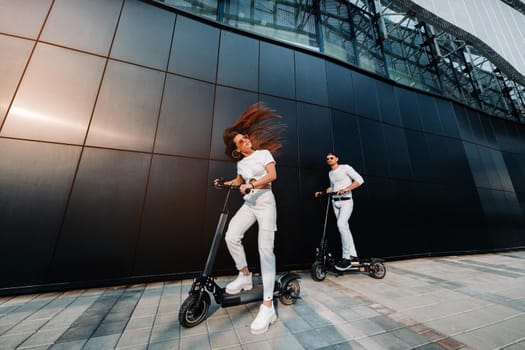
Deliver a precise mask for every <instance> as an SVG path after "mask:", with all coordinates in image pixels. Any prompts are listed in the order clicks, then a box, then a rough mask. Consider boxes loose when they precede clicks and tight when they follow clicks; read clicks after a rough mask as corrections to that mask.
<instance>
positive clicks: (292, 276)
mask: <svg viewBox="0 0 525 350" xmlns="http://www.w3.org/2000/svg"><path fill="white" fill-rule="evenodd" d="M298 279H301V276H300V275H299V274H298V273H295V272H287V273H285V274H284V275H281V276H279V278H278V279H277V284H278V285H279V289H281V288H282V287H283V286H286V285H287V284H288V283H289V282H290V281H293V280H298Z"/></svg>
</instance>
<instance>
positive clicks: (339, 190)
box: [315, 152, 365, 271]
mask: <svg viewBox="0 0 525 350" xmlns="http://www.w3.org/2000/svg"><path fill="white" fill-rule="evenodd" d="M326 163H327V164H328V166H329V167H330V172H329V173H328V177H329V179H330V187H328V188H327V189H326V191H325V192H326V193H334V194H333V195H332V207H333V208H334V214H335V217H336V218H337V228H338V229H339V233H340V234H341V246H342V249H343V253H342V258H341V260H340V261H339V262H338V263H337V264H336V265H335V268H336V269H337V270H339V271H345V270H348V269H350V268H351V267H352V263H353V262H357V261H358V260H359V259H358V258H357V251H356V249H355V244H354V239H353V237H352V232H351V231H350V226H349V224H348V220H350V216H351V215H352V211H353V209H354V201H353V200H352V190H353V189H355V188H357V187H359V186H361V185H362V184H363V183H364V182H365V181H364V180H363V177H362V176H361V175H359V173H358V172H357V171H355V170H354V168H352V167H351V166H350V165H348V164H339V157H338V156H337V155H336V154H335V153H332V152H329V153H328V154H327V155H326ZM320 194H322V192H316V193H315V196H316V197H317V196H319V195H320Z"/></svg>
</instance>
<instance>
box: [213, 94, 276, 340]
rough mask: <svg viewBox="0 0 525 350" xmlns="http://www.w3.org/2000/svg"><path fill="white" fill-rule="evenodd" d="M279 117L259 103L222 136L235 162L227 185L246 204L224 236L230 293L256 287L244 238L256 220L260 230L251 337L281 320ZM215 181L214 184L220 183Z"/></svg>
mask: <svg viewBox="0 0 525 350" xmlns="http://www.w3.org/2000/svg"><path fill="white" fill-rule="evenodd" d="M278 117H279V116H278V115H276V114H274V111H273V110H271V109H268V108H267V107H265V106H264V105H262V104H260V103H256V104H254V105H252V106H250V107H249V108H248V109H247V110H246V112H244V113H243V114H242V115H241V116H240V117H239V119H238V120H237V121H236V122H235V123H234V124H233V125H232V126H231V127H230V128H227V129H226V130H224V133H223V140H224V144H225V146H226V150H225V152H226V155H228V156H229V157H230V158H232V159H233V160H237V176H236V177H235V178H234V179H233V180H230V181H226V182H224V184H225V185H237V186H240V187H239V191H240V192H241V193H242V194H243V195H244V200H245V201H244V204H243V205H242V206H241V208H240V209H239V210H238V211H237V213H236V214H235V215H234V216H233V217H232V219H231V221H230V223H229V225H228V230H227V231H226V235H225V241H226V245H227V247H228V251H229V252H230V254H231V256H232V258H233V260H234V261H235V266H236V268H237V269H238V270H239V275H238V276H237V278H236V279H235V280H233V281H231V282H230V283H228V285H227V286H226V292H227V293H228V294H237V293H240V292H241V291H242V290H250V289H252V273H251V272H250V270H249V269H248V264H247V260H246V253H245V251H244V247H243V245H242V239H243V237H244V234H245V233H246V231H247V230H248V229H249V228H250V227H251V226H252V225H253V224H254V223H255V222H257V223H258V226H259V236H258V247H259V258H260V264H261V275H262V282H263V289H264V295H263V302H262V304H261V306H260V307H259V313H258V314H257V317H256V318H255V320H254V321H253V322H252V324H251V326H250V331H251V333H252V334H264V333H265V332H266V331H267V330H268V327H269V326H270V325H271V324H272V323H273V322H275V321H276V320H277V315H276V313H275V310H274V307H273V291H274V284H275V255H274V253H273V245H274V237H275V231H276V230H277V226H276V221H277V210H276V205H275V198H274V196H273V193H272V189H271V188H272V187H271V185H272V182H273V181H275V180H276V179H277V171H276V169H275V160H274V158H273V156H272V152H275V151H276V150H277V149H279V148H280V147H281V143H280V137H281V132H282V128H283V126H282V124H277V123H272V122H271V121H272V119H274V118H278ZM217 181H218V180H215V183H216V184H218V182H217ZM248 190H249V191H248Z"/></svg>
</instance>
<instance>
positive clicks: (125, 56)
mask: <svg viewBox="0 0 525 350" xmlns="http://www.w3.org/2000/svg"><path fill="white" fill-rule="evenodd" d="M6 6H7V7H6V8H5V9H4V10H6V11H11V12H12V15H13V16H19V17H20V18H26V19H27V20H26V23H23V26H18V25H17V24H16V23H12V24H5V23H4V24H2V23H0V57H4V56H5V55H4V56H2V55H3V53H4V52H9V53H10V55H9V56H8V58H7V59H5V60H0V65H1V66H0V69H1V71H3V72H9V74H8V76H7V77H6V78H5V79H4V81H3V85H4V86H5V87H3V88H2V89H0V113H1V115H0V121H1V124H0V273H1V275H2V279H1V280H0V293H1V294H9V293H18V292H24V291H28V290H35V289H36V290H39V289H42V290H43V289H52V288H55V289H56V288H59V289H61V288H72V287H78V286H91V285H97V284H109V283H122V282H136V281H150V280H162V279H168V278H182V277H188V276H192V275H193V274H195V273H196V272H197V271H199V270H200V269H201V268H202V267H203V264H204V262H205V259H206V253H207V251H208V248H209V245H210V244H211V238H212V235H213V232H214V230H215V225H216V223H217V220H218V216H219V210H220V209H221V205H222V201H223V199H224V192H223V191H217V190H215V189H213V188H212V187H210V183H211V180H212V179H213V178H215V177H224V178H226V179H229V178H233V177H234V176H235V171H236V169H235V164H234V163H232V162H231V161H229V159H228V157H227V156H226V155H225V154H224V145H223V143H222V131H223V130H224V128H226V127H228V126H229V125H230V124H231V123H232V122H233V121H234V120H235V119H236V118H237V117H238V116H239V115H240V114H241V113H242V112H243V111H244V110H245V109H246V107H247V106H249V105H250V104H252V103H254V102H256V101H263V102H264V103H266V104H267V105H268V106H270V107H272V108H274V109H275V110H276V111H277V113H279V114H280V115H281V116H282V119H281V122H282V123H283V124H285V125H286V127H287V129H286V132H285V143H284V147H283V149H281V150H280V151H279V153H277V154H276V155H275V158H276V161H277V169H278V179H277V181H276V182H275V183H274V192H275V196H276V199H277V210H278V232H277V234H276V241H275V251H276V255H277V264H278V269H279V270H281V271H284V270H288V269H296V268H309V267H310V265H311V263H312V260H313V257H314V251H315V247H316V246H317V245H318V244H319V240H320V236H321V229H322V218H323V208H324V203H322V201H320V200H316V199H314V197H313V193H314V192H315V191H317V190H320V189H323V188H326V187H327V186H328V185H329V182H328V174H327V173H328V168H327V166H326V164H325V154H326V152H328V151H334V152H336V153H337V154H339V156H340V158H341V161H342V162H343V163H348V164H350V165H352V166H353V167H354V168H355V169H356V170H357V171H358V172H360V173H361V174H362V175H363V177H364V178H365V184H364V186H362V187H360V188H359V189H357V190H355V191H354V194H353V195H354V198H355V209H354V213H353V216H352V219H351V229H352V232H353V234H354V237H355V241H356V244H357V249H358V252H359V254H360V255H361V256H380V257H384V258H387V259H396V258H409V257H417V256H427V255H442V254H457V253H463V252H486V251H496V250H507V249H514V248H519V247H524V246H525V233H524V230H523V227H525V219H524V217H525V180H524V179H525V137H524V136H525V127H524V126H523V125H516V124H514V123H512V122H509V121H506V120H502V119H495V118H492V117H490V116H487V115H484V114H482V113H479V112H477V111H474V110H471V109H469V108H466V107H464V106H463V105H461V104H458V103H454V102H450V101H447V100H444V99H441V98H438V97H434V96H431V95H427V94H424V93H422V92H419V91H416V90H411V89H408V88H404V87H401V86H397V85H395V84H393V83H392V82H389V81H386V80H383V79H381V78H378V77H374V76H372V75H370V74H366V73H364V72H361V71H359V70H357V69H354V68H352V67H350V66H346V65H344V64H340V63H338V62H335V61H332V60H329V59H327V58H325V57H323V56H322V55H318V54H315V53H313V52H310V51H306V50H302V49H298V48H294V47H292V46H287V45H284V44H282V43H278V42H273V41H271V40H268V39H260V38H257V37H254V36H252V35H246V34H243V33H242V32H239V31H236V30H235V29H233V28H227V27H221V26H220V25H218V24H214V23H211V22H204V20H199V19H196V18H193V17H189V16H188V15H184V14H182V13H176V12H171V11H167V10H165V9H162V8H158V7H155V6H153V5H151V4H149V3H146V2H141V1H138V0H115V1H112V2H85V3H83V5H82V6H79V8H78V11H76V12H75V11H73V12H71V11H69V10H66V9H64V8H62V6H61V4H60V3H59V2H49V4H48V5H42V6H40V7H38V8H31V9H30V10H31V11H33V12H31V16H21V13H20V11H24V9H22V7H20V6H14V5H6ZM28 11H29V10H28ZM48 12H49V16H46V15H47V14H48ZM86 13H92V14H93V15H92V16H91V17H90V16H87V17H88V18H86ZM95 14H96V15H95ZM46 18H47V20H46ZM92 23H96V24H97V26H98V27H99V28H100V30H99V31H97V33H95V34H93V35H91V36H86V35H82V33H84V32H85V30H86V28H88V27H89V25H92ZM145 24H146V25H145ZM139 28H140V29H139ZM65 32H73V33H77V35H75V36H74V37H72V36H67V35H64V33H65ZM39 33H42V34H41V37H40V39H42V41H40V39H39ZM44 41H45V43H44ZM5 57H7V56H5ZM241 204H242V199H241V198H240V196H233V198H232V201H231V206H230V210H231V213H232V214H233V212H234V211H235V210H236V209H237V208H238V207H239V206H240V205H241ZM329 218H330V222H329V225H328V227H329V239H330V245H331V247H332V248H333V253H334V254H335V255H336V256H338V255H339V254H340V243H339V236H338V233H337V230H336V228H335V224H334V221H333V214H332V213H330V216H329ZM256 235H257V228H256V227H254V228H252V229H251V230H250V231H249V232H248V234H247V237H246V240H245V243H246V247H247V250H248V259H249V264H250V266H251V267H253V268H254V269H257V268H258V256H257V247H256V242H257V239H256ZM216 272H217V273H233V272H234V266H233V262H232V260H231V258H230V257H229V255H228V253H227V251H226V249H225V247H224V245H222V246H221V248H220V251H219V254H218V257H217V263H216Z"/></svg>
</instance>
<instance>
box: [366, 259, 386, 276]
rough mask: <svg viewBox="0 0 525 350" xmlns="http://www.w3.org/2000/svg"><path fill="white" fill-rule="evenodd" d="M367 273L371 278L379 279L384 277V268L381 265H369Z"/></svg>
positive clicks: (376, 263) (377, 263)
mask: <svg viewBox="0 0 525 350" xmlns="http://www.w3.org/2000/svg"><path fill="white" fill-rule="evenodd" d="M369 273H370V276H372V277H373V278H377V279H381V278H383V277H385V275H386V267H385V265H383V263H380V262H374V263H372V265H370V270H369Z"/></svg>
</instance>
